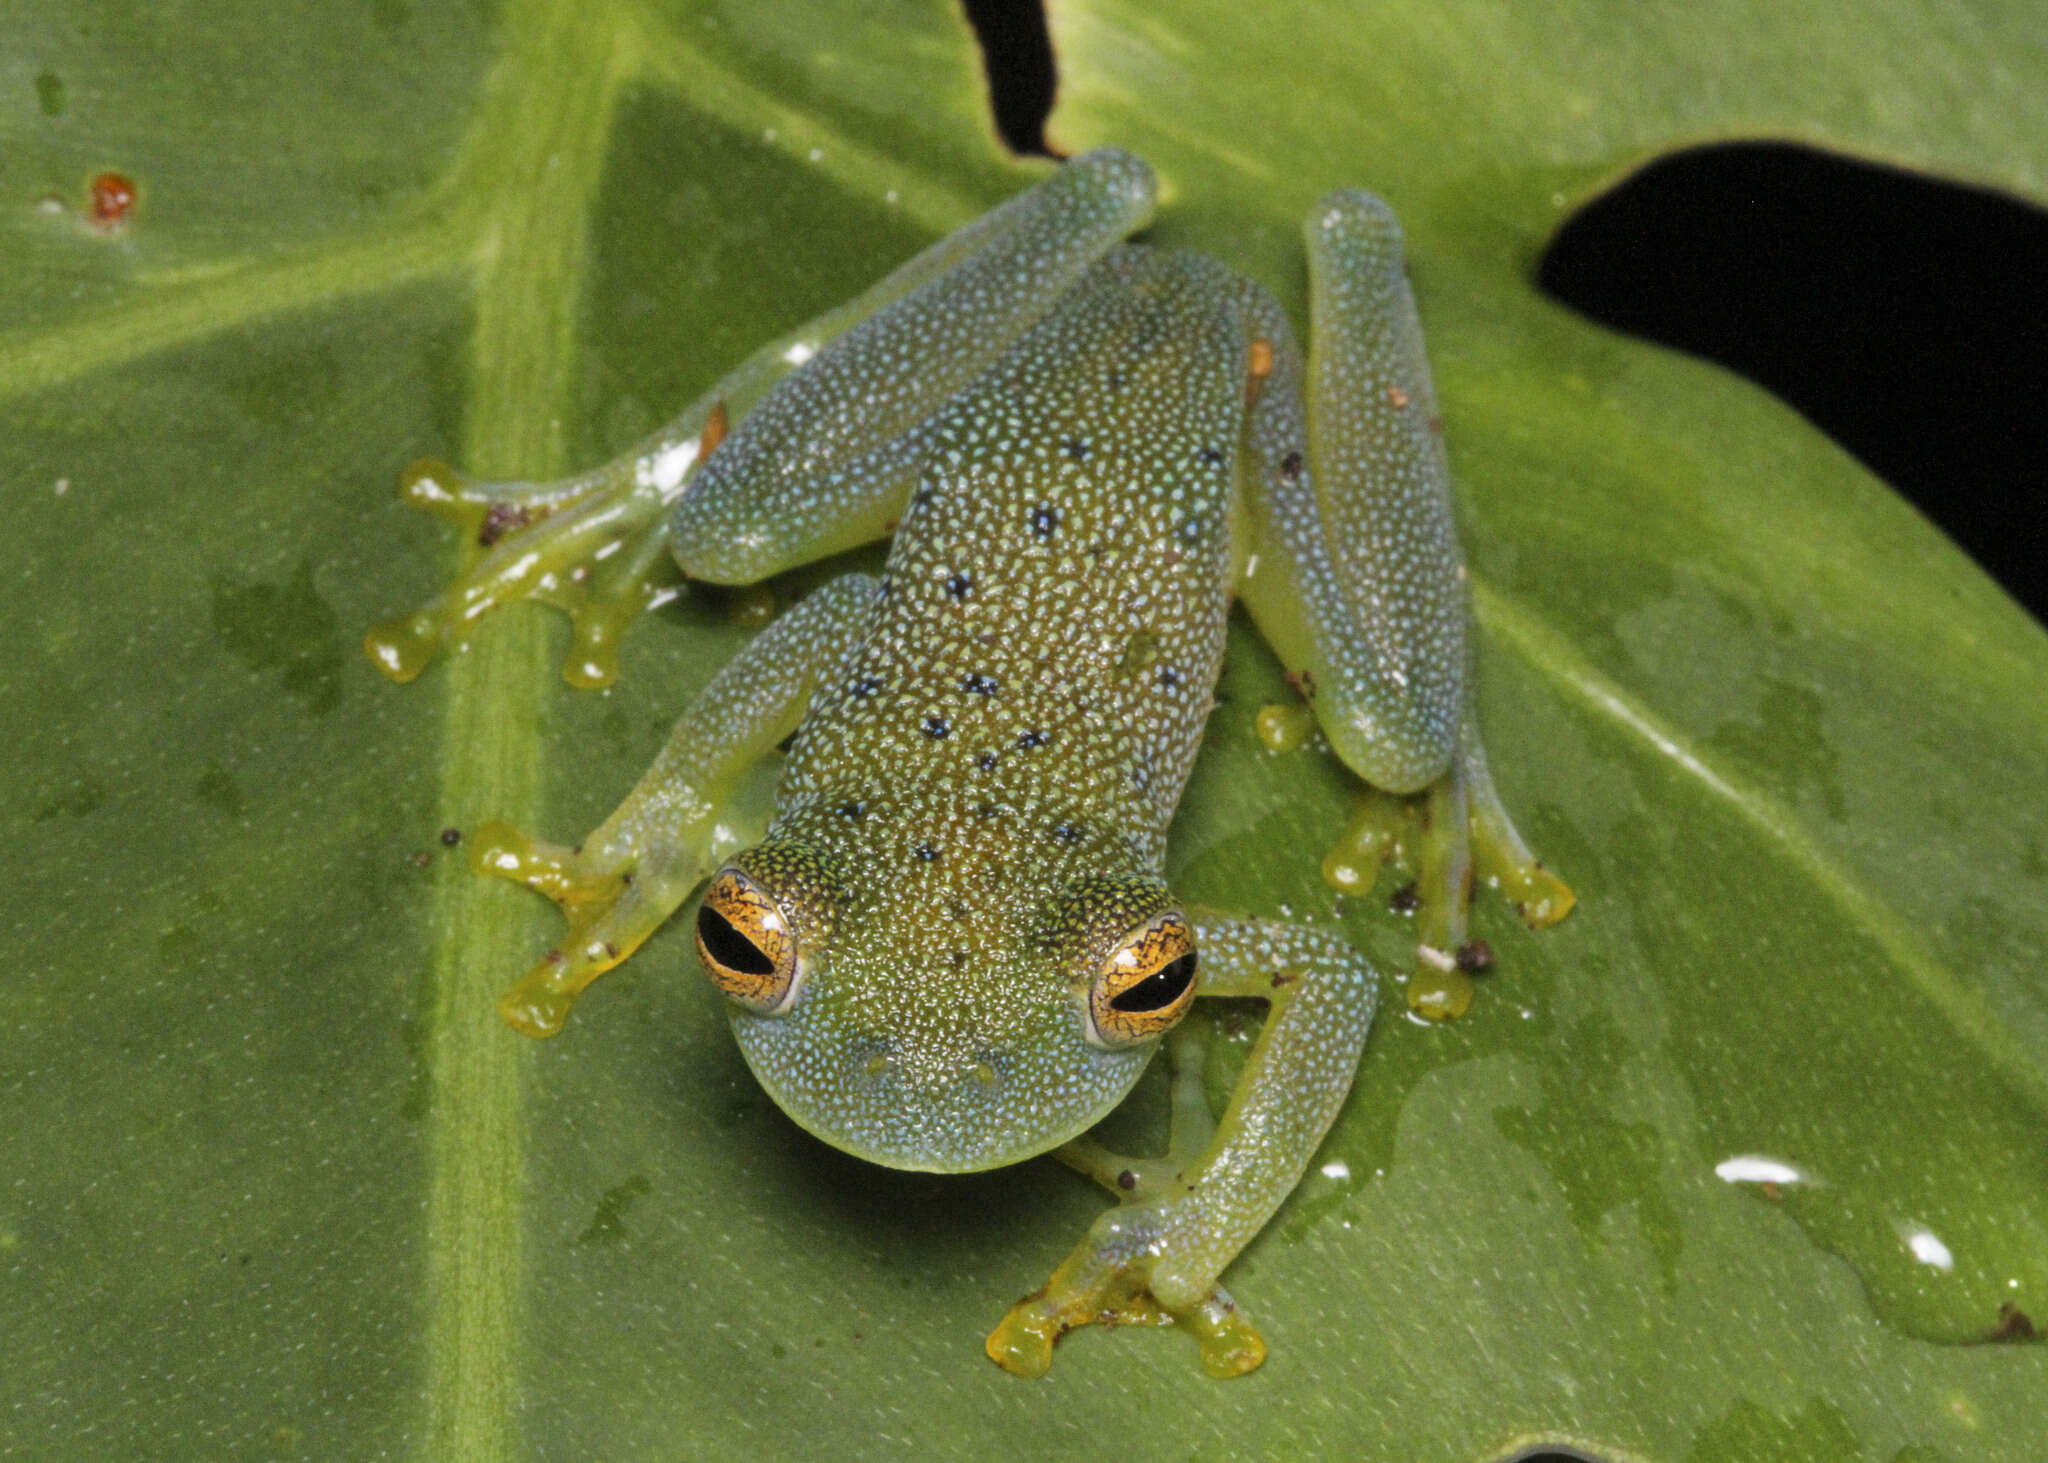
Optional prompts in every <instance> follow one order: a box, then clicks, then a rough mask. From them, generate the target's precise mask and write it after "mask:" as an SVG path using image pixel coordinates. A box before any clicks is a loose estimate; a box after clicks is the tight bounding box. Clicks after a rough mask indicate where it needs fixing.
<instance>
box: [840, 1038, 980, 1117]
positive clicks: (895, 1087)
mask: <svg viewBox="0 0 2048 1463" xmlns="http://www.w3.org/2000/svg"><path fill="white" fill-rule="evenodd" d="M851 1066H852V1070H851V1071H849V1072H848V1073H847V1074H846V1077H847V1081H848V1083H849V1084H850V1085H854V1086H870V1087H873V1088H877V1089H880V1095H882V1096H884V1097H887V1096H891V1095H894V1096H899V1097H901V1098H903V1099H906V1100H910V1101H915V1102H921V1103H927V1104H939V1105H942V1106H945V1105H952V1104H954V1103H974V1102H978V1101H986V1100H993V1099H994V1098H995V1097H996V1095H997V1094H998V1093H999V1092H1000V1090H1001V1088H1002V1086H1003V1082H1004V1078H1005V1076H1006V1074H1007V1073H1008V1072H1009V1070H1010V1056H1009V1053H1008V1052H1006V1051H1002V1050H998V1049H996V1048H993V1047H989V1048H984V1049H982V1050H980V1051H977V1052H975V1053H974V1054H973V1055H972V1056H971V1057H970V1058H968V1059H966V1060H964V1061H963V1060H961V1059H959V1058H958V1057H947V1056H939V1057H934V1056H929V1055H926V1054H924V1053H920V1052H918V1051H916V1050H915V1049H914V1048H910V1049H906V1046H905V1044H904V1043H903V1042H900V1041H896V1040H893V1039H891V1038H888V1037H878V1038H875V1039H873V1040H871V1041H869V1042H868V1043H866V1050H865V1051H864V1052H857V1053H855V1056H854V1060H853V1062H852V1063H851Z"/></svg>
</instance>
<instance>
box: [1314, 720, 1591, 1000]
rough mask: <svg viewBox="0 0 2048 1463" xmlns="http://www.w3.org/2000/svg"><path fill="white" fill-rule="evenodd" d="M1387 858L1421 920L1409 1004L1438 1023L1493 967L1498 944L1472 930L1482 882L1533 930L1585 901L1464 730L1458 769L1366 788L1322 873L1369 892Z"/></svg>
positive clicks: (1405, 901) (1346, 887) (1335, 883)
mask: <svg viewBox="0 0 2048 1463" xmlns="http://www.w3.org/2000/svg"><path fill="white" fill-rule="evenodd" d="M1387 864H1392V865H1393V866H1394V867H1395V868H1397V869H1399V870H1400V871H1401V872H1402V873H1403V874H1404V875H1406V876H1407V879H1406V881H1405V882H1404V883H1403V884H1402V886H1401V888H1400V889H1399V890H1398V892H1396V894H1395V895H1394V906H1395V908H1396V909H1397V910H1399V911H1400V912H1402V913H1404V914H1405V913H1411V912H1412V913H1413V914H1414V915H1415V916H1416V921H1417V924H1416V947H1415V950H1416V963H1415V969H1414V971H1413V972H1412V973H1411V974H1410V976H1409V979H1408V1009H1409V1010H1411V1011H1413V1012H1414V1013H1415V1014H1416V1015H1418V1016H1421V1017H1423V1018H1424V1019H1426V1020H1430V1021H1448V1020H1454V1019H1456V1018H1457V1017H1459V1016H1462V1015H1464V1014H1465V1012H1466V1011H1467V1010H1468V1009H1469V1008H1470V1007H1471V1004H1472V977H1473V976H1474V975H1477V974H1481V973H1483V972H1485V971H1488V970H1491V969H1492V968H1493V951H1492V948H1491V947H1490V946H1488V945H1487V943H1486V942H1485V941H1484V940H1475V939H1472V938H1470V936H1469V934H1468V931H1467V913H1468V910H1469V908H1470V905H1471V902H1472V889H1473V885H1474V883H1475V882H1484V883H1486V884H1487V885H1489V886H1490V887H1492V888H1495V889H1498V890H1500V891H1501V892H1502V893H1503V894H1504V895H1506V896H1507V898H1508V900H1509V901H1510V902H1511V903H1512V904H1513V905H1514V907H1515V913H1516V914H1517V915H1519V916H1520V917H1521V919H1522V922H1523V923H1524V924H1526V925H1528V926H1529V928H1530V929H1532V930H1534V929H1542V928H1544V927H1545V926H1547V925H1554V924H1556V923H1557V922H1558V921H1559V920H1561V919H1563V918H1564V917H1565V916H1566V915H1567V914H1569V913H1570V912H1571V909H1572V905H1573V904H1574V903H1576V902H1577V898H1576V896H1575V895H1574V894H1573V893H1572V891H1571V889H1570V888H1569V887H1568V886H1567V885H1566V884H1565V882H1564V881H1563V880H1562V879H1560V878H1558V877H1557V875H1555V874H1553V873H1551V872H1550V871H1549V870H1548V869H1546V868H1544V867H1543V865H1542V863H1541V862H1540V861H1538V860H1537V858H1536V857H1535V855H1534V854H1532V853H1530V852H1529V847H1528V845H1527V844H1526V843H1524V842H1523V841H1522V836H1521V834H1520V833H1518V832H1517V831H1516V830H1515V824H1514V820H1513V819H1512V818H1510V817H1509V816H1508V810H1507V808H1506V807H1505V806H1504V805H1503V804H1502V802H1501V800H1500V793H1499V792H1498V791H1497V790H1495V788H1494V785H1493V776H1492V774H1491V773H1490V772H1489V771H1488V770H1487V766H1486V756H1485V753H1484V752H1483V751H1482V750H1481V749H1480V747H1479V743H1478V739H1477V738H1476V737H1474V736H1469V735H1468V736H1461V737H1460V738H1459V743H1458V752H1457V755H1456V756H1455V757H1454V758H1453V760H1452V764H1451V768H1450V770H1449V771H1448V772H1447V773H1445V775H1444V776H1443V777H1441V778H1439V779H1438V780H1437V781H1436V782H1435V783H1433V784H1432V785H1431V786H1430V787H1429V788H1428V789H1426V790H1425V791H1423V792H1421V793H1419V794H1416V795H1415V796H1413V797H1396V796H1394V795H1392V794H1390V793H1384V792H1381V791H1379V790H1378V789H1377V788H1367V789H1366V790H1365V793H1364V795H1363V796H1362V797H1361V798H1360V800H1359V802H1358V806H1357V808H1356V810H1355V811H1354V812H1353V814H1352V818H1351V824H1350V826H1349V827H1347V828H1346V829H1345V830H1344V834H1343V836H1342V837H1341V838H1339V839H1338V840H1337V844H1336V846H1335V847H1334V848H1332V849H1331V850H1330V852H1329V854H1328V855H1327V856H1326V857H1325V858H1324V860H1323V878H1324V879H1325V880H1326V881H1327V882H1328V883H1329V884H1330V885H1331V887H1333V888H1335V889H1337V890H1338V891H1339V892H1341V893H1344V894H1355V895H1363V894H1366V893H1369V892H1370V891H1371V889H1372V886H1373V884H1374V882H1375V881H1376V880H1377V879H1378V877H1379V874H1380V870H1381V868H1382V867H1383V866H1385V865H1387Z"/></svg>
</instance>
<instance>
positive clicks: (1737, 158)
mask: <svg viewBox="0 0 2048 1463" xmlns="http://www.w3.org/2000/svg"><path fill="white" fill-rule="evenodd" d="M963 5H964V8H965V10H966V12H967V16H968V19H969V20H970V21H971V22H972V23H973V25H974V28H975V32H976V34H977V35H978V36H979V37H980V39H981V44H982V54H983V57H984V60H985V62H986V65H987V70H988V77H989V91H990V99H991V105H992V107H993V110H994V112H995V116H996V123H997V126H998V128H999V129H1000V131H1001V132H1002V135H1003V139H1004V140H1005V141H1006V142H1007V143H1008V144H1009V145H1010V147H1011V148H1012V149H1014V150H1015V151H1017V152H1020V153H1034V154H1045V153H1046V152H1047V148H1046V146H1045V137H1044V126H1045V118H1046V114H1047V112H1049V111H1050V110H1051V107H1052V101H1053V93H1054V87H1055V76H1056V73H1055V66H1054V60H1053V55H1052V47H1051V44H1050V42H1049V41H1048V39H1047V36H1046V28H1045V19H1044V14H1043V12H1042V11H1041V9H1040V8H1039V5H1038V3H1037V0H963ZM1536 282H1537V284H1538V285H1539V286H1540V287H1541V288H1542V289H1543V290H1544V292H1545V293H1547V294H1549V295H1551V296H1552V297H1553V298H1555V299H1558V300H1561V301H1563V302H1564V303H1565V304H1567V305H1570V306H1572V307H1573V308H1574V309H1576V310H1579V311H1581V312H1582V313H1584V314H1585V315H1587V316H1589V317H1590V318H1592V319H1594V320H1596V321H1598V322H1600V323H1601V324H1603V325H1606V326H1609V327H1611V328H1613V329H1616V330H1622V331H1626V332H1628V333H1629V334H1631V335H1637V336H1641V337H1643V338H1644V339H1646V340H1653V341H1657V342H1660V343H1662V344H1664V345H1670V346H1675V347H1677V348H1678V349H1680V350H1686V351H1691V352H1692V353H1694V354H1695V355H1700V356H1704V357H1706V358H1708V359H1709V360H1713V361H1718V362H1719V363H1720V364H1722V365H1724V366H1726V367H1728V368H1729V369H1731V370H1734V371H1737V372H1740V373H1741V374H1742V375H1744V376H1747V377H1749V378H1750V380H1752V381H1754V382H1756V383H1757V384H1758V385H1760V386H1762V387H1764V388H1765V389H1767V390H1769V391H1772V392H1775V393H1776V394H1777V395H1778V396H1779V397H1780V398H1781V399H1782V400H1784V401H1785V402H1786V403H1788V404H1789V405H1791V406H1792V407H1794V408H1796V409H1797V410H1798V411H1800V412H1801V413H1803V414H1804V415H1805V416H1806V417H1807V419H1808V420H1810V421H1811V422H1813V424H1814V425H1815V426H1817V427H1819V428H1820V429H1821V430H1822V431H1824V432H1826V433H1827V434H1828V435H1829V436H1830V437H1832V438H1834V439H1835V441H1836V442H1838V443H1840V444H1841V445H1842V446H1843V447H1845V448H1847V449H1848V450H1849V451H1850V452H1852V453H1854V454H1855V455H1856V456H1857V457H1858V458H1859V459H1861V460H1862V461H1863V463H1864V464H1865V465H1866V466H1868V467H1869V468H1870V470H1871V471H1872V472H1874V473H1876V474H1877V475H1878V476H1879V477H1881V478H1883V479H1884V480H1885V481H1886V482H1888V483H1890V484H1891V485H1892V486H1893V487H1894V488H1896V489H1897V490H1898V491H1899V492H1900V493H1902V494H1903V495H1904V496H1905V497H1906V498H1908V499H1909V500H1910V501H1911V502H1913V503H1914V504H1915V505H1916V506H1918V507H1919V509H1920V511H1921V512H1923V513H1925V514H1926V515H1927V516H1928V517H1929V518H1931V519H1933V520H1934V522H1935V523H1936V524H1938V525H1939V526H1940V527H1941V528H1942V530H1943V531H1944V532H1946V533H1947V534H1948V535H1949V536H1950V537H1951V538H1953V539H1954V540H1955V541H1956V542H1957V543H1958V544H1960V545H1961V546H1962V548H1963V549H1964V551H1965V552H1967V553H1968V554H1970V555H1971V556H1972V557H1973V558H1975V559H1976V561H1977V562H1978V563H1979V564H1981V565H1983V567H1984V568H1985V570H1986V571H1987V572H1989V573H1990V574H1991V575H1992V577H1993V578H1995V579H1997V580H1999V582H2000V583H2002V584H2004V586H2005V587H2006V589H2007V591H2008V592H2009V593H2011V594H2012V595H2013V597H2014V598H2016V599H2018V600H2019V601H2020V603H2021V604H2023V605H2025V606H2026V607H2027V608H2028V609H2029V610H2030V611H2031V612H2032V613H2033V615H2034V617H2035V619H2037V620H2043V621H2048V574H2044V572H2043V569H2042V558H2043V546H2044V543H2048V413H2044V412H2043V411H2042V409H2041V394H2042V388H2043V386H2044V384H2048V214H2044V213H2042V212H2041V211H2039V210H2037V209H2035V208H2032V207H2030V206H2028V205H2026V204H2022V203H2018V202H2016V201H2014V200H2012V199H2010V198H2007V197H2004V196H2002V195H1999V194H1995V193H1990V192H1986V191H1984V190H1981V189H1975V188H1964V187H1958V186H1956V185H1954V184H1951V183H1943V182H1938V181H1934V180H1932V179H1929V178H1924V177H1921V176H1918V175H1916V174H1912V173H1906V172H1901V171H1898V170H1895V169H1891V168H1883V167H1874V166H1872V165H1870V164H1867V163H1862V162H1853V161H1850V160H1849V159H1847V158H1842V157H1837V156H1833V155H1831V154H1828V153H1823V152H1817V151H1815V150H1813V149H1810V148H1804V147H1797V146H1792V145H1789V144H1785V143H1730V144H1720V145H1715V146H1711V147H1695V148H1688V149H1685V150H1683V151H1679V152H1674V153H1671V154H1669V155H1667V156H1665V157H1663V158H1661V159H1659V160H1658V161H1656V162H1654V163H1652V164H1651V165H1650V166H1648V167H1646V168H1643V169H1642V170H1640V171H1638V172H1637V173H1635V174H1634V175H1632V176H1631V177H1629V178H1628V179H1627V180H1625V181H1624V182H1623V183H1622V184H1620V185H1619V186H1618V187H1616V188H1615V189H1614V190H1613V191H1611V192H1609V193H1606V194H1603V195H1602V196H1600V197H1599V198H1596V199H1594V200H1593V201H1592V202H1590V203H1588V204H1587V205H1585V206H1584V207H1583V208H1581V209H1580V210H1579V212H1578V213H1577V214H1575V215H1573V216H1572V217H1571V218H1570V219H1569V220H1567V221H1566V223H1565V224H1564V226H1563V227H1562V228H1561V229H1559V231H1558V233H1557V235H1556V237H1555V238H1554V239H1553V241H1552V243H1551V246H1550V248H1549V249H1548V250H1547V251H1546V252H1545V254H1544V256H1543V260H1542V262H1541V264H1540V266H1539V267H1538V271H1537V278H1536Z"/></svg>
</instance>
